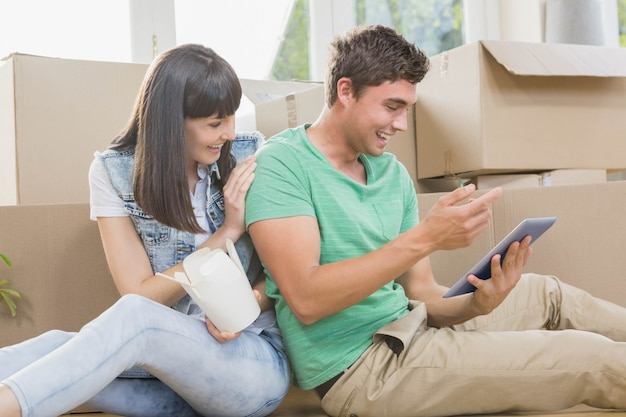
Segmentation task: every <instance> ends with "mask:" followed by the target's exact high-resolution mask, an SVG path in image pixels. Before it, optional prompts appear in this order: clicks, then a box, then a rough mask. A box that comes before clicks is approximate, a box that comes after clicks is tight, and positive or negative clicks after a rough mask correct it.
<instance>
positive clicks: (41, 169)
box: [0, 53, 147, 205]
mask: <svg viewBox="0 0 626 417" xmlns="http://www.w3.org/2000/svg"><path fill="white" fill-rule="evenodd" d="M146 69H147V65H146V64H122V63H115V62H95V61H81V60H70V59H59V58H47V57H41V56H32V55H24V54H19V53H15V54H12V55H10V56H8V57H7V58H5V60H4V62H2V63H0V149H1V150H2V151H0V205H14V204H42V203H86V202H88V201H89V184H88V181H87V172H88V169H89V164H90V163H91V161H92V159H93V153H94V151H96V150H103V149H105V148H106V147H107V146H108V145H109V144H110V143H111V141H112V140H113V138H114V137H115V135H117V133H118V132H119V131H120V130H121V129H122V128H123V126H124V125H125V124H126V121H127V120H128V118H129V115H130V112H131V110H132V107H133V104H134V101H135V97H136V95H137V92H138V91H139V86H140V85H141V81H142V79H143V76H144V74H145V72H146Z"/></svg>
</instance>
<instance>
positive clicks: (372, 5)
mask: <svg viewBox="0 0 626 417" xmlns="http://www.w3.org/2000/svg"><path fill="white" fill-rule="evenodd" d="M310 1H314V0H294V5H293V8H292V9H291V15H290V17H289V21H288V23H287V26H286V32H285V36H284V40H283V42H282V43H281V45H280V48H279V50H278V53H277V55H276V59H275V60H274V64H273V67H272V71H271V78H272V79H275V80H292V79H296V80H309V79H311V77H310V73H309V39H308V28H309V13H310V9H309V2H310ZM346 1H347V0H346ZM625 1H626V0H625ZM350 7H353V8H354V11H355V13H354V16H355V21H354V22H351V25H355V24H356V25H363V24H383V25H386V26H391V27H395V28H396V30H398V32H400V33H402V34H403V35H404V37H405V38H406V39H407V40H409V41H410V42H413V43H415V44H416V45H417V46H418V47H420V48H421V49H422V50H424V52H426V54H427V55H434V54H437V53H439V52H441V51H445V50H448V49H451V48H454V47H457V46H460V45H462V44H463V1H462V0H352V5H351V6H350ZM335 17H336V16H333V18H335Z"/></svg>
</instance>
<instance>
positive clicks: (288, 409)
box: [72, 388, 626, 417]
mask: <svg viewBox="0 0 626 417" xmlns="http://www.w3.org/2000/svg"><path fill="white" fill-rule="evenodd" d="M517 415H525V416H527V415H530V416H540V417H626V410H624V411H604V410H598V409H595V408H590V407H586V406H577V407H574V408H570V409H567V410H563V411H559V412H554V413H547V414H546V413H524V414H492V415H490V416H489V417H503V416H517ZM72 416H73V417H118V416H114V415H113V414H102V413H87V414H72ZM272 416H273V417H327V416H326V413H324V412H323V411H322V409H321V408H320V402H319V398H318V397H317V394H315V392H314V391H301V390H299V389H297V388H292V389H291V391H289V394H288V395H287V397H285V400H284V401H283V403H282V404H281V405H280V407H278V409H277V410H276V411H275V412H274V413H272ZM472 417H479V416H472Z"/></svg>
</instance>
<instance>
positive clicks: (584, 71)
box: [481, 41, 626, 77]
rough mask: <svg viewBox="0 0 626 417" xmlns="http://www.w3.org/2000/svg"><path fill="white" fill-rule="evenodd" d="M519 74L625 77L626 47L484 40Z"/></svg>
mask: <svg viewBox="0 0 626 417" xmlns="http://www.w3.org/2000/svg"><path fill="white" fill-rule="evenodd" d="M481 43H482V45H483V46H484V47H485V49H486V50H487V51H488V52H489V53H490V54H491V55H492V56H493V57H494V58H495V59H496V61H498V62H499V63H500V64H501V65H502V66H503V67H505V68H506V69H507V70H508V71H509V72H511V73H512V74H516V75H538V76H554V75H559V76H589V77H626V48H607V47H601V46H590V45H574V44H556V43H526V42H509V41H481Z"/></svg>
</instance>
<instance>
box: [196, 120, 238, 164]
mask: <svg viewBox="0 0 626 417" xmlns="http://www.w3.org/2000/svg"><path fill="white" fill-rule="evenodd" d="M233 139H235V116H234V115H231V116H227V117H224V118H219V117H217V115H213V116H209V117H199V118H193V119H191V118H186V119H185V144H186V146H187V160H188V161H189V162H195V163H199V164H204V165H210V164H212V163H214V162H216V161H217V160H218V158H219V157H220V153H221V152H222V146H223V145H224V143H226V141H229V140H233Z"/></svg>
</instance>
